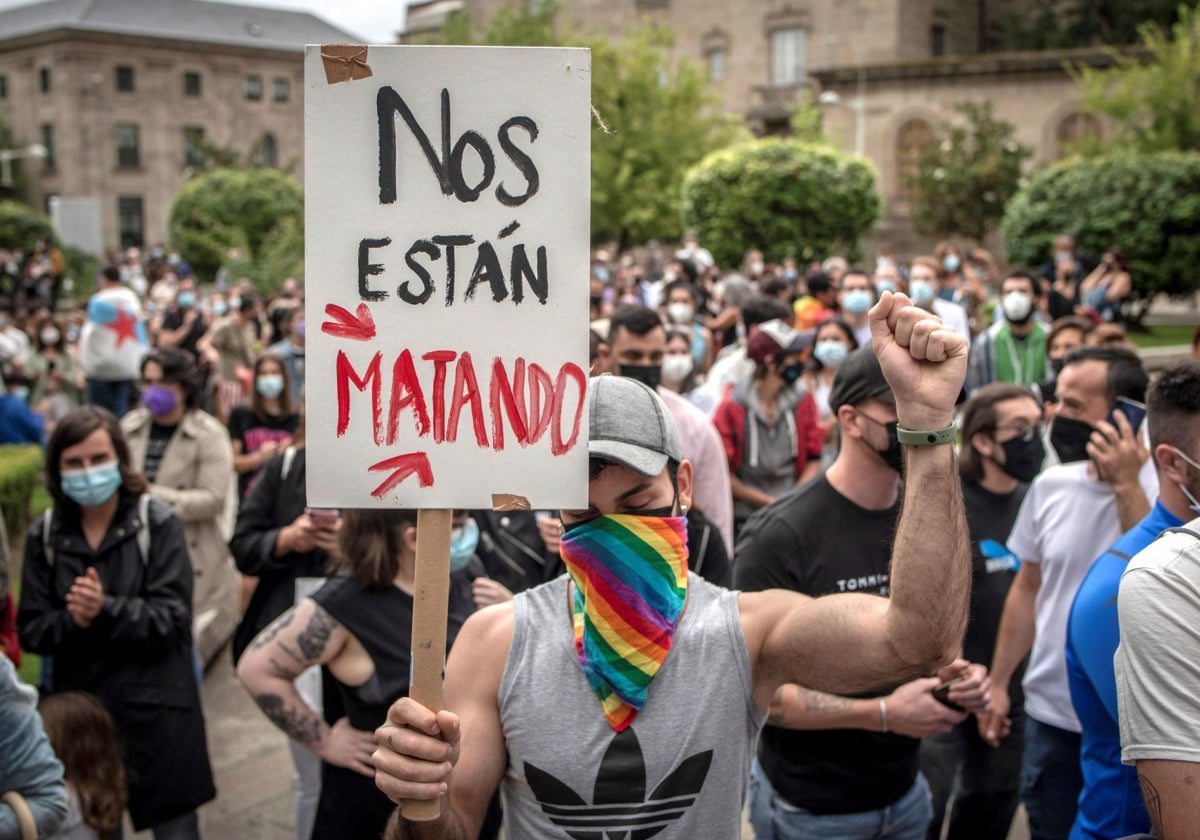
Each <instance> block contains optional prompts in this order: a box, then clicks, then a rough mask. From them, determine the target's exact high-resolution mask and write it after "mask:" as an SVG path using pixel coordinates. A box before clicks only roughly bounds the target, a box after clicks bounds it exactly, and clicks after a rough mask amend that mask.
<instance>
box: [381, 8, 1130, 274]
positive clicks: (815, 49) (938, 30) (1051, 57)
mask: <svg viewBox="0 0 1200 840" xmlns="http://www.w3.org/2000/svg"><path fill="white" fill-rule="evenodd" d="M446 2H447V0H433V2H430V3H425V4H415V5H414V6H413V7H410V15H411V14H412V10H413V9H416V10H418V11H419V10H421V9H424V8H425V7H426V6H428V7H430V11H431V12H432V11H433V10H434V7H435V6H436V5H438V4H444V3H446ZM455 2H456V3H457V2H461V3H462V6H463V8H465V10H466V11H467V12H468V14H470V15H471V17H472V19H473V20H477V21H482V20H486V18H487V17H488V16H489V15H490V14H492V13H494V12H495V11H496V10H497V9H498V8H500V7H501V6H502V5H503V3H504V0H455ZM1034 5H1035V4H1034V3H1032V2H1030V0H973V2H972V1H971V0H958V1H957V2H955V0H736V2H728V0H565V2H564V4H563V9H564V11H563V17H564V18H565V19H567V20H569V21H570V22H571V23H572V24H574V25H576V26H578V27H579V28H581V29H582V30H583V31H585V32H596V33H598V34H600V35H603V36H604V37H606V38H610V39H614V40H616V39H620V37H621V36H622V34H623V33H624V32H626V31H627V30H628V29H629V28H630V27H634V26H638V25H640V23H641V22H643V21H650V22H654V23H658V24H661V25H663V26H665V27H667V28H669V29H670V30H671V31H672V32H673V33H674V37H675V43H674V55H675V56H676V57H677V58H686V59H689V60H692V61H695V62H699V63H701V64H702V65H703V66H706V67H707V69H708V75H709V81H710V84H711V85H712V87H713V89H714V90H715V91H716V92H717V93H718V95H719V96H720V97H721V101H722V102H723V104H724V108H725V110H726V111H728V112H730V113H733V114H737V115H739V116H741V117H742V118H744V119H745V121H746V124H747V126H748V127H749V128H750V129H751V130H752V131H754V132H755V133H756V134H769V133H779V132H785V131H787V130H788V125H789V114H790V109H791V108H792V107H793V106H794V105H795V104H796V103H797V102H800V101H802V97H804V96H806V95H811V96H812V98H813V99H814V101H815V100H818V99H819V100H821V101H822V104H821V106H820V107H821V109H822V112H823V117H824V123H825V126H826V129H827V131H828V132H829V133H830V134H831V136H832V137H833V138H834V139H835V140H836V141H837V142H838V143H839V144H840V145H841V147H842V148H843V149H844V150H846V151H857V152H859V153H861V154H863V155H864V156H865V157H867V158H868V159H869V160H870V161H871V163H872V164H873V165H874V167H875V169H876V173H877V182H878V185H879V188H880V192H881V194H882V195H883V196H884V198H885V200H886V204H885V208H886V209H885V212H884V217H883V219H882V220H881V222H880V223H879V225H878V226H877V228H876V230H875V232H874V235H873V237H872V239H873V240H874V242H875V243H877V244H886V245H889V246H891V247H893V248H895V250H896V251H897V253H898V254H900V255H902V256H908V255H911V254H914V253H920V252H923V251H926V250H927V249H929V248H930V246H931V245H932V243H930V242H928V241H926V240H922V239H921V238H920V237H917V236H915V235H914V234H913V232H912V230H911V226H910V224H909V216H908V213H909V208H908V205H907V202H906V200H905V188H904V173H905V172H906V171H907V170H910V169H912V168H913V167H914V166H915V162H916V160H917V157H918V156H919V154H920V150H921V148H922V146H923V144H925V143H928V142H930V140H931V138H932V137H933V136H934V134H935V132H936V130H937V128H938V126H940V125H941V124H942V123H945V122H952V121H954V120H956V119H957V118H958V114H957V112H956V111H955V109H954V106H955V105H957V104H958V103H961V102H963V101H967V100H971V101H982V100H991V101H992V102H993V103H994V106H995V111H996V115H997V116H998V117H999V118H1000V119H1003V120H1006V121H1008V122H1010V123H1012V124H1013V125H1014V126H1015V127H1016V135H1017V139H1018V140H1019V141H1020V142H1022V143H1024V144H1025V145H1027V146H1029V147H1030V148H1031V149H1032V150H1033V157H1032V159H1031V160H1030V162H1029V167H1030V168H1031V169H1035V168H1038V167H1041V166H1045V165H1047V164H1049V163H1052V162H1054V161H1056V160H1058V159H1060V158H1061V157H1062V156H1063V155H1064V150H1065V148H1066V143H1067V141H1069V140H1070V139H1073V138H1075V137H1078V136H1080V135H1098V134H1100V133H1101V132H1102V131H1103V129H1104V126H1103V125H1102V123H1101V122H1100V121H1098V120H1097V119H1096V118H1094V117H1091V116H1087V115H1083V114H1081V113H1080V100H1079V93H1078V91H1077V90H1076V85H1075V83H1074V82H1073V81H1072V80H1071V78H1070V76H1069V75H1068V74H1067V73H1066V71H1065V70H1064V63H1067V62H1070V63H1083V64H1088V65H1092V66H1097V65H1104V64H1107V63H1108V62H1109V60H1110V59H1109V58H1108V57H1107V56H1106V55H1105V54H1104V53H1102V52H1101V51H1098V50H1080V51H1069V52H1037V53H1001V52H996V51H995V50H996V49H997V48H998V46H999V44H1000V40H1001V32H1002V27H1003V24H1004V21H1005V20H1006V19H1007V18H1008V17H1009V16H1011V15H1016V16H1020V15H1023V14H1027V13H1028V12H1029V11H1030V10H1031V9H1032V8H1033V6H1034ZM418 19H419V20H421V21H422V26H423V28H424V29H425V30H428V29H429V28H430V23H429V21H428V19H427V18H421V17H420V16H418ZM402 39H403V36H402ZM822 94H824V96H822ZM993 244H994V243H993Z"/></svg>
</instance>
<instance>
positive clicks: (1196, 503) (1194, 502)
mask: <svg viewBox="0 0 1200 840" xmlns="http://www.w3.org/2000/svg"><path fill="white" fill-rule="evenodd" d="M1171 449H1173V450H1175V454H1176V455H1178V456H1179V457H1180V458H1182V459H1183V460H1184V461H1186V462H1187V464H1188V466H1190V467H1192V468H1193V469H1197V470H1200V464H1197V463H1196V462H1195V461H1193V460H1192V459H1191V458H1189V457H1188V456H1187V455H1185V454H1184V453H1183V451H1182V450H1180V449H1179V447H1177V446H1172V447H1171ZM1178 487H1179V489H1180V490H1181V491H1183V495H1185V496H1187V500H1188V502H1189V504H1188V507H1190V508H1191V509H1192V513H1195V514H1196V515H1197V516H1200V499H1197V498H1196V497H1195V496H1193V495H1192V491H1191V490H1188V488H1187V485H1186V484H1180V485H1178Z"/></svg>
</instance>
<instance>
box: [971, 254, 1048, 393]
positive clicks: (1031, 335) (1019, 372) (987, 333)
mask: <svg viewBox="0 0 1200 840" xmlns="http://www.w3.org/2000/svg"><path fill="white" fill-rule="evenodd" d="M1036 288H1037V287H1036V285H1035V283H1034V280H1033V278H1032V277H1031V276H1030V275H1028V274H1026V273H1025V272H1024V271H1014V272H1012V273H1010V274H1009V275H1008V276H1007V277H1005V278H1004V282H1003V283H1001V284H1000V309H1001V311H1002V312H1003V313H1004V320H1002V321H997V322H996V323H995V324H992V326H990V327H988V328H987V329H986V330H984V331H983V332H981V333H980V334H979V335H978V336H976V337H975V340H974V341H973V342H972V343H971V361H970V364H969V365H968V367H967V393H968V394H973V393H974V392H975V391H976V390H977V389H979V388H981V387H983V386H984V385H987V384H988V383H989V382H1012V383H1014V384H1016V385H1037V384H1038V383H1040V382H1044V381H1045V380H1046V377H1047V370H1046V328H1045V327H1044V326H1042V324H1041V322H1040V321H1039V320H1038V318H1037V314H1036V313H1037V291H1036Z"/></svg>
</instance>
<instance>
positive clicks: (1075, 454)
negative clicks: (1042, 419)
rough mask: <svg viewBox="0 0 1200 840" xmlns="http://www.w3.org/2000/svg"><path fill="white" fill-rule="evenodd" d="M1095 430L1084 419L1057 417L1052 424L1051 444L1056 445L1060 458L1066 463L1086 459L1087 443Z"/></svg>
mask: <svg viewBox="0 0 1200 840" xmlns="http://www.w3.org/2000/svg"><path fill="white" fill-rule="evenodd" d="M1093 431H1095V430H1094V429H1093V428H1092V427H1091V426H1090V425H1089V424H1087V423H1085V422H1083V421H1082V420H1072V419H1071V418H1070V417H1055V418H1054V420H1053V422H1051V424H1050V445H1051V446H1053V447H1054V452H1055V453H1056V454H1057V455H1058V460H1059V461H1061V462H1062V463H1064V464H1069V463H1071V462H1072V461H1086V460H1087V457H1088V454H1087V443H1088V439H1089V438H1090V437H1091V436H1092V432H1093Z"/></svg>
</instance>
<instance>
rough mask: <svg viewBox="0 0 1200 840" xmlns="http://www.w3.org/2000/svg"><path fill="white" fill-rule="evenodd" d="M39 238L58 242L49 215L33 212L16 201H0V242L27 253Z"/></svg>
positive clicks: (7, 246)
mask: <svg viewBox="0 0 1200 840" xmlns="http://www.w3.org/2000/svg"><path fill="white" fill-rule="evenodd" d="M39 239H44V240H46V241H47V242H51V243H57V242H58V238H57V237H56V236H55V235H54V228H52V227H51V226H50V217H49V216H44V215H42V214H41V213H37V212H34V211H33V210H31V209H30V208H29V207H26V206H25V205H24V204H21V203H19V202H16V201H0V244H3V246H4V247H6V248H20V249H22V250H24V251H25V252H26V253H28V252H29V251H32V250H33V247H34V245H35V244H36V243H37V241H38V240H39Z"/></svg>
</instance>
